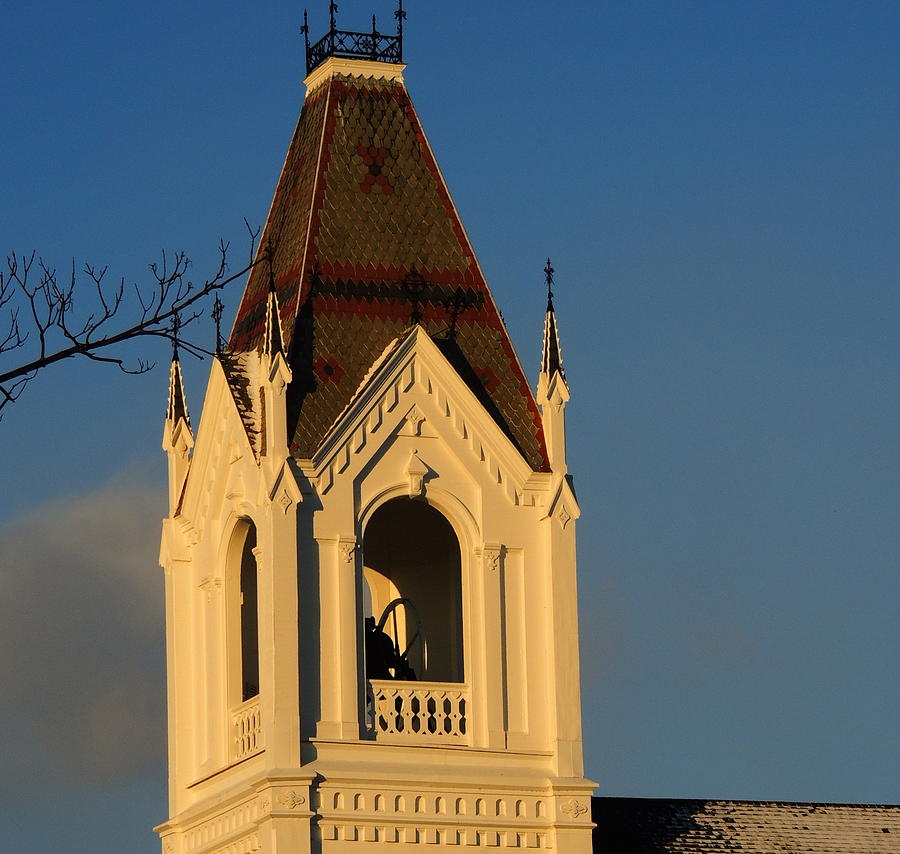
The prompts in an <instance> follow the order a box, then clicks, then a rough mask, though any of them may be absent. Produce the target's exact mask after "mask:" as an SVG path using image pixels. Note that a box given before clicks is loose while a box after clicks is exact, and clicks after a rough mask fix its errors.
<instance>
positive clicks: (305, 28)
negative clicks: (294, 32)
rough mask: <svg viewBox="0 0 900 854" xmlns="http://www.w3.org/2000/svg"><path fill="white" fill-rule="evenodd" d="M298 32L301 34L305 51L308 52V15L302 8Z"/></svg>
mask: <svg viewBox="0 0 900 854" xmlns="http://www.w3.org/2000/svg"><path fill="white" fill-rule="evenodd" d="M300 34H301V35H302V36H303V41H304V43H305V45H306V52H307V53H309V15H308V14H307V11H306V9H304V10H303V26H302V27H300Z"/></svg>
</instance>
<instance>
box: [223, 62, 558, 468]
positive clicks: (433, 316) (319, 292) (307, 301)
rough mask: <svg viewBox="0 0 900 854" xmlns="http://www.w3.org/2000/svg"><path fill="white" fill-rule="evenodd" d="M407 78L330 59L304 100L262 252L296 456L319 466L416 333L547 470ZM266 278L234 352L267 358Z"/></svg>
mask: <svg viewBox="0 0 900 854" xmlns="http://www.w3.org/2000/svg"><path fill="white" fill-rule="evenodd" d="M404 67H405V66H403V65H400V64H392V63H391V64H389V63H384V62H379V63H375V62H365V61H361V60H354V59H337V58H329V59H327V60H325V62H324V63H323V64H322V65H321V66H319V67H318V68H317V69H316V70H315V71H313V72H312V73H311V74H310V76H309V77H308V78H307V81H306V83H307V87H308V92H307V97H306V100H305V103H304V105H303V110H302V113H301V115H300V120H299V122H298V124H297V128H296V131H295V133H294V137H293V140H292V141H291V145H290V148H289V150H288V153H287V158H286V160H285V163H284V168H283V170H282V174H281V178H280V179H279V182H278V188H277V190H276V191H275V197H274V199H273V201H272V207H271V209H270V211H269V217H268V220H267V222H266V226H265V230H264V233H263V236H262V240H261V241H260V246H261V247H264V248H262V249H261V250H260V251H267V249H268V250H270V251H271V252H272V264H271V268H272V274H273V276H274V283H275V285H274V286H275V292H276V295H277V303H278V306H279V307H280V314H281V328H282V332H283V335H284V339H283V340H284V346H285V348H286V350H287V352H288V358H289V362H290V365H291V370H292V372H293V382H292V383H291V387H290V391H289V406H288V413H289V414H288V418H289V421H290V423H289V424H288V431H289V435H291V436H292V437H293V440H292V444H291V450H292V453H293V454H294V455H295V456H297V457H299V458H309V457H311V456H312V455H313V452H314V451H315V450H316V448H317V447H318V445H319V444H320V442H321V441H322V439H323V438H324V436H325V434H326V432H327V431H328V429H329V427H330V426H331V425H332V423H333V422H334V420H335V418H336V417H337V415H338V414H339V413H340V412H341V411H342V409H343V408H344V407H345V406H346V404H347V402H348V401H349V399H350V397H351V396H352V395H353V393H354V391H355V390H356V389H357V387H358V386H359V383H360V381H361V380H362V379H363V377H364V376H365V375H366V372H367V371H368V369H369V368H370V366H371V365H372V364H373V362H374V361H375V360H376V359H377V358H378V357H379V355H380V354H381V353H382V352H383V351H384V349H385V347H386V345H387V344H388V343H390V341H392V340H393V339H395V338H397V337H398V336H400V335H402V334H403V332H404V331H405V330H406V329H408V328H409V327H410V325H412V324H413V323H416V322H418V323H421V325H422V326H423V327H424V329H425V330H426V331H427V332H428V333H429V335H431V336H432V338H433V339H434V340H435V341H436V342H437V343H438V345H439V347H440V348H441V350H442V351H443V352H444V354H445V355H446V356H447V358H448V359H449V361H450V362H451V363H452V364H453V365H454V367H455V368H456V370H457V371H458V372H459V373H460V375H461V376H462V377H463V379H464V380H465V381H466V382H467V383H468V385H469V386H470V388H472V390H473V392H474V393H475V394H476V395H477V396H478V397H479V399H480V400H481V401H482V403H483V405H484V406H485V407H486V409H487V410H488V412H490V414H491V415H492V417H493V418H494V419H495V420H496V422H497V423H498V425H499V426H500V427H501V429H503V430H504V432H506V434H507V435H508V436H509V438H510V439H511V440H512V441H513V443H514V444H515V445H516V447H517V448H518V449H519V451H520V452H521V454H522V456H523V457H524V458H525V460H527V462H528V463H529V464H530V465H531V466H532V468H534V469H536V470H547V469H548V463H547V454H546V449H545V447H544V440H543V433H542V429H541V421H540V416H539V414H538V410H537V406H536V404H535V402H534V398H533V397H532V394H531V391H530V389H529V387H528V383H527V381H526V379H525V375H524V373H523V371H522V368H521V366H520V364H519V361H518V359H517V357H516V355H515V353H514V351H513V347H512V344H511V342H510V339H509V336H508V334H507V332H506V328H505V326H504V324H503V321H502V320H501V318H500V314H499V312H498V310H497V307H496V305H495V303H494V300H493V297H492V296H491V293H490V290H489V289H488V286H487V283H486V282H485V279H484V276H483V274H482V272H481V269H480V268H479V265H478V262H477V260H476V259H475V254H474V252H473V251H472V247H471V244H470V243H469V240H468V237H467V236H466V233H465V231H464V229H463V226H462V223H461V222H460V219H459V215H458V214H457V211H456V208H455V207H454V205H453V202H452V200H451V198H450V194H449V192H448V190H447V187H446V184H445V183H444V179H443V177H442V175H441V173H440V170H439V169H438V166H437V163H436V162H435V159H434V155H433V154H432V151H431V148H430V146H429V145H428V142H427V140H426V139H425V134H424V132H423V131H422V127H421V124H420V123H419V118H418V116H417V114H416V111H415V109H414V108H413V105H412V103H411V101H410V99H409V95H408V93H407V91H406V87H405V86H404V83H403V78H402V76H401V72H402V70H403V68H404ZM267 267H268V265H258V266H257V267H255V268H254V270H253V271H252V273H251V275H250V279H249V281H248V283H247V286H246V289H245V291H244V295H243V298H242V300H241V305H240V308H239V310H238V314H237V318H236V320H235V323H234V328H233V330H232V333H231V339H230V342H229V346H230V349H231V350H232V351H247V350H251V349H256V350H261V349H263V347H264V338H265V333H266V327H267V323H266V308H267V303H268V299H267V297H268V292H269V273H268V270H267Z"/></svg>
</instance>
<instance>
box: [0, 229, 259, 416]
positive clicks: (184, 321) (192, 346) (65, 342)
mask: <svg viewBox="0 0 900 854" xmlns="http://www.w3.org/2000/svg"><path fill="white" fill-rule="evenodd" d="M244 224H245V225H246V227H247V232H248V234H249V236H250V260H249V262H248V263H247V265H246V266H245V267H243V268H242V269H241V270H239V271H238V272H236V273H233V274H229V271H228V261H227V259H228V248H229V245H228V243H227V242H226V241H224V240H223V241H220V242H219V247H218V263H217V267H216V269H215V271H214V272H213V273H212V275H210V276H209V277H208V278H206V279H205V280H204V281H203V282H202V283H201V284H195V283H194V282H193V281H191V280H190V279H189V278H188V271H189V269H190V267H191V261H190V258H188V256H187V255H186V254H185V253H184V252H177V253H175V254H174V255H170V254H169V253H166V252H165V251H163V252H162V253H161V257H160V260H159V261H158V262H154V263H153V264H150V266H149V270H150V274H151V276H152V278H153V282H152V283H151V284H149V285H143V286H141V285H137V284H135V285H134V287H133V290H134V296H135V300H136V305H135V311H134V316H133V317H131V318H130V319H129V318H127V316H126V315H125V313H126V311H127V310H128V307H129V305H131V303H129V302H128V300H126V298H125V297H126V292H127V289H126V282H125V279H124V278H123V279H120V280H119V281H118V283H116V284H115V285H110V284H108V283H107V281H106V280H107V274H108V268H107V267H95V266H94V265H92V264H85V265H84V267H83V268H82V269H81V277H79V275H78V271H77V270H76V266H75V261H74V260H73V261H72V269H71V272H70V273H69V274H68V275H67V276H65V277H61V276H60V275H59V274H58V272H57V270H56V268H55V267H51V266H50V265H48V264H47V263H45V262H44V260H43V259H42V258H39V257H37V255H36V253H35V252H32V253H31V254H30V255H18V254H16V253H12V254H10V255H9V256H7V258H6V269H5V270H0V310H2V311H3V312H4V313H5V317H3V318H2V319H0V356H3V357H4V358H3V359H2V360H0V412H2V410H3V408H4V407H5V406H7V405H9V404H11V403H14V402H15V401H16V400H17V399H18V398H19V397H20V396H21V394H22V392H23V391H24V390H25V388H26V386H27V385H28V383H29V381H30V380H31V379H33V378H34V377H35V375H36V374H37V373H38V372H39V371H41V370H43V369H44V368H47V367H49V366H50V365H53V364H55V363H56V362H60V361H63V360H64V359H71V358H73V357H76V356H83V357H85V358H87V359H90V360H92V361H95V362H102V363H106V364H111V365H115V366H116V367H117V368H118V369H119V370H120V371H123V372H124V373H127V374H142V373H146V372H147V371H149V370H150V369H151V368H152V367H153V363H151V362H148V361H146V360H144V359H142V358H139V359H137V360H136V362H134V363H129V362H128V361H126V358H125V357H124V356H122V355H121V354H120V353H118V352H117V347H118V346H119V345H123V344H125V342H128V341H132V340H134V339H138V338H164V339H166V340H167V341H171V342H173V343H174V342H175V340H176V336H177V343H178V345H179V346H180V347H181V348H183V349H184V350H185V351H186V352H188V353H190V354H191V355H194V356H197V357H200V358H202V357H203V356H204V355H209V354H210V351H209V350H207V349H205V348H203V347H201V346H199V345H198V344H196V343H192V342H190V341H189V340H186V339H184V338H182V337H181V334H180V330H182V329H184V328H185V327H187V326H190V325H191V324H192V323H193V322H194V321H196V320H198V319H199V318H200V317H201V316H202V314H203V311H202V310H201V305H202V303H203V301H204V299H205V298H206V297H208V296H209V295H210V294H212V293H214V292H216V291H220V290H222V289H223V288H224V287H226V286H227V285H229V284H230V283H231V282H233V281H234V280H235V279H239V278H241V277H242V276H244V275H246V274H247V273H248V272H249V271H250V270H251V269H253V267H255V266H256V265H257V264H259V263H261V262H262V261H264V260H266V257H267V256H265V255H264V254H263V253H260V257H259V258H256V259H255V260H254V254H255V250H256V238H257V237H258V236H259V228H256V229H255V230H254V229H253V228H251V227H250V224H249V223H248V222H247V220H246V219H245V220H244ZM35 261H37V266H35ZM76 294H77V296H78V300H79V301H83V302H84V304H85V305H84V306H83V307H81V306H78V305H76ZM26 319H27V322H26ZM176 319H177V322H175V323H174V324H173V321H175V320H176ZM23 327H24V328H23ZM15 351H22V352H23V354H24V353H26V352H27V353H28V356H27V357H26V358H25V359H24V360H22V362H21V364H17V365H12V366H10V364H9V363H10V354H11V353H13V352H15ZM29 351H30V352H29ZM4 363H5V364H4Z"/></svg>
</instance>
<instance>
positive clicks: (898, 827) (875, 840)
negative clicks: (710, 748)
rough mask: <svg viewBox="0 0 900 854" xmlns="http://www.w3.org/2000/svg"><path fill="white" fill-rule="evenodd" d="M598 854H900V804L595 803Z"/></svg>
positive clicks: (637, 800)
mask: <svg viewBox="0 0 900 854" xmlns="http://www.w3.org/2000/svg"><path fill="white" fill-rule="evenodd" d="M591 817H592V818H593V820H594V822H595V823H596V825H597V827H596V828H595V829H594V851H596V852H598V854H736V852H740V854H897V852H898V851H900V807H898V806H891V805H878V804H821V803H820V804H816V803H785V802H780V801H703V800H668V799H653V798H605V797H601V798H593V799H592V813H591Z"/></svg>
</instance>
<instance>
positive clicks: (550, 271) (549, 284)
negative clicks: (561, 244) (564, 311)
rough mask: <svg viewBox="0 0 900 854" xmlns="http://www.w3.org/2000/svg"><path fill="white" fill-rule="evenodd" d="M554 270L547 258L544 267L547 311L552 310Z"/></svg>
mask: <svg viewBox="0 0 900 854" xmlns="http://www.w3.org/2000/svg"><path fill="white" fill-rule="evenodd" d="M555 272H556V271H555V270H554V269H553V265H552V264H551V263H550V259H549V258H548V259H547V266H546V267H544V275H545V276H546V278H547V311H553V274H554V273H555Z"/></svg>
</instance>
